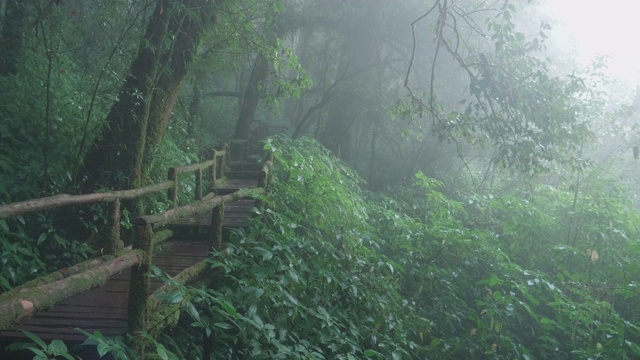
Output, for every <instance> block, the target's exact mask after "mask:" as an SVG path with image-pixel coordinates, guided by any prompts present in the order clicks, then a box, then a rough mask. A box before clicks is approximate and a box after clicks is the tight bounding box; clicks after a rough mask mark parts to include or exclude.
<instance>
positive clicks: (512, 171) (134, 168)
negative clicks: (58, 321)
mask: <svg viewBox="0 0 640 360" xmlns="http://www.w3.org/2000/svg"><path fill="white" fill-rule="evenodd" d="M548 1H551V0H548ZM545 9H546V8H545V6H544V1H542V0H498V1H479V0H402V1H395V0H394V1H390V0H349V1H343V0H140V1H125V0H92V1H87V0H29V1H21V0H2V1H0V94H1V95H0V149H2V151H0V205H4V204H10V203H14V202H18V201H24V200H29V199H35V198H40V197H45V196H51V195H56V194H63V193H66V194H89V193H93V192H99V191H108V190H125V189H133V188H140V187H143V186H146V185H150V184H154V183H158V182H160V181H165V180H166V179H167V169H168V168H170V167H176V166H183V165H190V164H196V163H199V162H203V161H207V160H210V159H211V157H212V155H211V154H212V150H213V149H214V148H216V147H219V146H221V145H222V144H223V143H225V142H227V143H229V142H231V141H245V140H246V141H248V142H250V143H255V144H257V145H255V147H256V148H260V149H263V148H264V150H265V151H266V152H268V153H270V154H272V155H273V156H274V157H275V164H276V167H275V177H274V182H273V185H272V189H271V193H270V195H268V196H264V197H262V198H261V199H260V203H261V204H262V207H257V208H256V209H254V211H255V213H256V217H257V218H258V219H260V221H255V223H252V225H251V227H249V228H247V229H245V230H244V231H240V232H238V233H237V234H235V235H234V236H233V238H234V239H235V240H234V241H233V242H231V243H229V244H228V247H227V249H226V251H220V252H213V253H212V254H211V257H210V260H209V261H210V266H211V267H212V268H215V269H217V271H218V273H219V275H218V276H219V279H218V280H219V281H218V283H216V285H215V286H210V287H208V288H204V287H197V286H195V287H181V288H180V291H182V293H181V296H182V295H184V298H188V299H191V300H190V304H192V305H191V306H192V308H190V309H192V311H188V312H187V313H188V314H187V315H184V316H183V318H182V320H181V321H179V322H178V324H177V325H176V327H175V328H173V329H172V330H168V332H167V333H166V334H164V335H161V336H159V337H158V338H157V342H156V343H155V344H156V345H157V348H162V349H165V350H166V351H167V354H173V355H174V356H176V358H189V359H191V358H194V359H195V358H200V356H201V354H202V349H201V346H202V344H200V343H198V344H192V343H190V341H191V340H193V339H194V338H196V337H197V336H196V334H201V332H202V331H204V332H205V333H206V334H207V336H208V337H209V338H211V339H215V344H216V346H215V350H210V351H213V352H212V356H213V355H215V356H216V357H215V358H218V357H227V358H241V357H244V358H269V359H271V358H347V359H348V358H380V359H383V358H391V359H398V358H416V359H418V358H442V359H452V358H478V359H480V358H504V359H507V358H525V359H535V358H540V359H542V358H567V359H569V358H577V359H591V358H620V359H632V358H637V357H638V356H640V338H639V337H640V330H639V329H638V326H640V324H638V313H637V310H636V309H637V308H638V302H639V301H640V297H639V296H638V295H639V294H638V290H637V279H638V276H639V275H640V268H639V267H638V264H639V263H640V262H639V261H638V260H640V259H638V256H640V243H639V238H638V234H637V229H638V226H639V225H640V223H639V221H640V217H639V216H638V212H637V210H638V207H639V206H640V202H639V201H638V191H637V189H636V186H635V184H636V178H637V176H638V175H639V174H638V170H637V167H638V164H637V163H636V162H635V160H637V159H638V157H639V156H640V155H639V154H640V150H638V149H639V148H640V139H639V138H638V126H637V125H638V115H637V111H636V110H638V107H639V106H640V100H639V99H640V95H639V94H637V93H636V92H634V90H632V89H630V88H629V79H617V78H613V77H611V76H610V75H609V73H608V72H607V70H606V69H607V59H606V57H604V56H602V57H596V58H594V59H593V60H592V62H591V63H590V64H589V65H588V66H584V65H583V64H582V63H581V62H580V61H579V60H578V59H577V58H576V54H575V53H574V51H573V49H571V48H570V47H568V46H567V45H566V43H563V42H562V41H561V40H560V39H559V35H558V32H557V30H556V24H557V22H556V21H555V20H554V19H553V17H552V16H551V15H550V14H548V13H547V12H546V10H545ZM576 16H580V13H579V9H576ZM620 36H621V37H622V36H624V35H623V34H621V35H620ZM629 46H632V45H629ZM254 160H255V159H254ZM223 166H224V165H223ZM189 186H190V187H195V186H196V185H195V183H194V184H191V183H190V184H189ZM180 196H181V197H182V198H184V199H185V201H187V200H186V199H189V196H190V195H186V194H180ZM170 206H171V205H170V200H169V199H168V198H167V196H166V195H162V196H156V197H153V198H151V197H149V198H147V199H145V200H144V201H142V200H140V201H135V202H134V201H131V202H124V204H123V209H122V224H123V226H124V227H125V228H127V227H128V228H131V227H132V224H131V220H132V219H134V218H136V217H137V216H139V215H142V214H152V213H160V212H162V211H165V210H167V209H168V208H169V207H170ZM75 210H77V211H75ZM75 210H74V211H75V212H72V211H69V212H64V213H63V212H57V213H36V214H32V215H25V216H18V217H12V218H6V219H5V218H0V244H1V250H0V263H1V264H2V266H1V267H0V292H5V291H9V290H11V289H13V288H16V287H17V286H20V285H21V284H23V283H24V282H25V281H28V280H31V279H34V278H36V277H39V276H41V275H44V274H47V273H50V272H52V271H55V270H57V269H60V268H63V267H67V266H71V265H73V264H76V263H78V262H80V261H83V260H86V259H89V258H92V257H94V256H96V255H97V254H98V253H99V250H96V249H99V248H97V247H96V244H98V243H99V242H100V241H101V240H100V238H101V236H103V235H102V233H103V232H104V228H105V226H106V225H105V224H107V223H108V222H109V221H111V220H109V214H107V213H106V212H105V210H104V209H103V208H101V207H99V206H91V207H84V208H78V209H75ZM118 219H119V218H118ZM126 236H127V235H126V234H125V235H123V238H125V240H127V239H126ZM221 304H226V305H228V307H227V306H226V305H225V306H222V305H221ZM93 336H94V337H95V334H94V335H93ZM93 340H94V341H107V340H105V339H101V338H99V337H98V338H93ZM109 341H110V340H109ZM112 345H113V344H112ZM105 346H106V345H105ZM110 346H111V345H110ZM122 346H123V348H122V349H124V350H122V354H128V355H126V356H135V354H133V353H128V352H127V351H128V350H126V346H124V345H122ZM110 349H112V350H113V352H114V354H116V355H115V356H120V355H117V351H116V350H115V349H120V348H119V347H118V346H116V345H113V346H112V347H111V348H110ZM189 349H192V350H189ZM162 351H164V350H162ZM121 356H123V358H124V356H125V355H121ZM167 356H168V355H167Z"/></svg>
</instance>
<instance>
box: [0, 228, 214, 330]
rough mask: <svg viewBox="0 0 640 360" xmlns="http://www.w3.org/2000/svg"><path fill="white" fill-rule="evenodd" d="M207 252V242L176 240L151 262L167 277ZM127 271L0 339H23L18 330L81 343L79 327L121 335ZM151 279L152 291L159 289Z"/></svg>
mask: <svg viewBox="0 0 640 360" xmlns="http://www.w3.org/2000/svg"><path fill="white" fill-rule="evenodd" d="M208 253H209V245H208V242H206V241H176V240H172V241H169V242H166V243H164V244H162V246H161V248H160V249H159V251H158V253H156V254H154V259H153V263H154V264H155V265H156V266H158V267H159V268H160V269H161V270H162V271H164V272H166V273H167V274H169V275H170V276H175V275H176V274H178V273H179V272H180V271H182V270H184V269H185V268H187V267H189V266H191V265H194V264H196V263H197V262H199V261H202V260H204V259H205V258H206V257H207V256H208ZM129 275H130V270H126V271H123V272H122V273H120V274H118V275H115V276H113V277H112V278H111V279H110V280H109V281H108V282H107V283H106V284H105V285H104V286H102V287H100V288H95V289H92V290H89V291H86V292H83V293H80V294H78V295H75V296H72V297H70V298H68V299H66V300H63V301H61V302H60V303H58V304H56V305H55V306H53V307H52V308H51V309H49V310H48V311H46V312H43V313H38V314H36V315H35V316H33V317H32V318H29V319H26V320H24V321H22V322H21V323H20V324H19V325H18V326H15V327H14V328H13V329H10V330H6V331H3V332H0V337H11V338H24V334H23V333H22V332H21V331H20V330H27V331H31V332H33V333H35V334H36V335H38V336H39V337H40V338H42V339H44V340H52V339H60V340H65V341H71V342H82V341H84V339H85V336H84V335H82V334H81V333H80V332H78V331H76V330H75V328H81V329H82V330H84V331H87V332H90V333H93V332H94V331H100V332H101V333H102V334H103V335H105V336H116V335H122V334H124V333H125V331H126V330H127V302H128V300H129ZM162 284H163V283H162V281H160V280H158V279H154V280H152V282H151V291H154V290H156V289H157V288H159V287H160V286H162Z"/></svg>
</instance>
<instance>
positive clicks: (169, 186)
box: [0, 145, 273, 332]
mask: <svg viewBox="0 0 640 360" xmlns="http://www.w3.org/2000/svg"><path fill="white" fill-rule="evenodd" d="M229 155H230V150H229V147H228V146H227V145H225V146H224V148H223V149H222V150H219V151H214V155H213V158H212V160H209V161H206V162H203V163H200V164H194V165H188V166H181V167H174V168H171V169H170V170H169V180H167V181H164V182H160V183H157V184H153V185H149V186H146V187H143V188H139V189H131V190H122V191H110V192H103V193H94V194H87V195H68V194H61V195H55V196H50V197H46V198H40V199H33V200H27V201H22V202H18V203H13V204H7V205H2V206H0V219H3V218H7V217H10V216H16V215H20V214H24V213H29V212H36V211H44V210H51V209H56V208H61V207H67V206H73V205H87V204H95V203H102V202H104V203H109V204H111V207H110V215H109V236H108V244H107V245H106V246H105V248H104V253H105V254H106V255H103V256H100V257H98V258H95V259H91V260H88V261H85V262H83V263H80V264H77V265H75V266H72V267H70V268H67V269H63V270H59V271H56V272H54V273H51V274H48V275H45V276H42V277H39V278H37V279H35V280H32V281H29V282H27V283H25V284H23V285H22V286H20V287H17V288H14V289H12V290H10V291H7V292H5V293H2V294H0V331H1V330H5V329H8V328H9V327H11V326H13V325H14V324H16V323H18V322H20V321H21V320H22V319H24V318H25V317H28V316H31V315H33V314H34V313H35V312H37V311H39V310H43V309H47V308H49V307H51V306H53V305H55V304H56V303H58V302H59V301H61V300H63V299H65V298H67V297H70V296H73V295H75V294H78V293H80V292H83V291H86V290H88V289H91V288H93V287H96V286H101V285H103V284H104V283H105V282H106V281H107V280H108V279H109V278H110V277H111V276H112V275H114V274H117V273H119V272H121V271H123V270H124V269H127V268H132V273H131V281H130V293H129V309H128V311H129V317H128V319H129V325H128V329H129V331H130V332H136V331H140V330H148V329H149V323H154V321H150V319H151V313H153V314H154V315H155V316H156V317H155V318H154V319H157V316H158V314H161V313H162V311H160V308H161V303H160V301H159V300H158V294H159V292H161V291H166V288H165V287H162V288H160V289H158V290H157V291H156V292H154V293H153V294H149V281H150V276H149V275H150V271H151V264H152V258H153V249H154V246H155V245H157V244H159V243H161V242H163V241H165V240H166V239H168V238H170V237H171V236H172V235H173V234H172V232H171V231H170V230H160V229H159V228H160V227H161V226H163V225H166V224H168V223H169V222H171V221H173V220H176V219H178V218H180V217H184V216H190V215H195V214H202V213H205V212H208V211H211V216H212V222H211V228H210V238H209V241H210V248H212V249H213V248H220V247H221V242H222V222H223V217H224V204H226V203H229V202H232V201H235V200H238V199H241V198H247V197H252V196H256V195H258V194H261V193H264V192H265V191H266V189H267V186H268V183H269V178H270V173H271V166H272V164H273V161H272V158H270V157H268V158H267V160H266V161H265V164H264V166H263V168H262V171H261V172H260V175H259V178H258V179H257V181H258V184H259V187H258V188H254V189H242V190H239V191H236V192H234V193H231V194H228V195H224V196H216V195H215V194H213V193H209V194H207V195H206V196H202V175H203V171H205V170H206V169H207V168H209V167H210V168H211V177H212V182H213V183H214V184H216V183H219V182H220V181H222V180H223V179H224V174H225V171H226V166H227V162H228V158H229ZM184 172H195V176H196V187H195V198H196V201H195V202H193V203H191V204H188V205H184V206H181V207H178V206H177V194H178V191H177V189H178V187H179V182H178V174H180V173H184ZM165 190H168V191H169V199H170V200H171V201H172V202H173V208H172V209H170V210H168V211H165V212H163V213H160V214H154V215H146V216H142V217H139V218H137V219H135V220H134V222H133V223H134V227H135V236H134V239H133V244H132V247H129V248H126V249H125V248H123V243H122V241H121V239H120V216H121V209H120V203H121V201H122V200H127V199H135V198H138V197H141V196H144V195H148V194H152V193H156V192H159V191H165ZM136 265H137V266H136ZM205 268H206V266H205V262H204V261H203V262H200V263H198V264H195V265H193V266H191V267H189V268H188V269H185V270H184V271H182V272H181V273H180V274H178V275H177V276H175V277H174V278H173V279H174V281H177V282H180V283H184V282H186V281H188V280H190V279H191V278H193V277H194V276H196V275H198V274H200V273H201V272H202V271H203V270H204V269H205ZM158 321H159V320H158ZM157 325H158V324H157V321H155V323H154V327H156V328H159V327H157Z"/></svg>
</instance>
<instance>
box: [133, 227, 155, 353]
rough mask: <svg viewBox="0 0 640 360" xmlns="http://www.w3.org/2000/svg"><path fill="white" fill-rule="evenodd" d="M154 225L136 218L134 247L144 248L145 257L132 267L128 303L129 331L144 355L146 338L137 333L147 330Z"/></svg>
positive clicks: (135, 345) (136, 347) (135, 344)
mask: <svg viewBox="0 0 640 360" xmlns="http://www.w3.org/2000/svg"><path fill="white" fill-rule="evenodd" d="M152 238H153V227H152V225H151V224H148V223H147V222H146V221H145V220H143V219H136V224H135V236H134V238H133V248H134V249H138V250H142V252H143V253H144V257H143V258H142V259H141V260H140V263H139V264H138V266H134V267H132V268H131V277H130V280H129V304H128V319H129V323H128V332H129V334H131V335H133V336H134V338H133V339H134V340H133V341H134V344H133V345H134V347H135V349H136V350H137V351H138V353H139V354H140V355H141V358H142V355H143V352H144V345H143V344H144V340H143V338H142V337H140V336H138V335H136V333H137V332H140V331H145V330H147V322H148V319H149V314H148V303H149V285H150V283H151V278H150V277H149V276H148V274H149V272H150V270H151V262H152V259H153V243H152Z"/></svg>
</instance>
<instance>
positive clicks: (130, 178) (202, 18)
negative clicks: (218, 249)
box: [78, 0, 213, 193]
mask: <svg viewBox="0 0 640 360" xmlns="http://www.w3.org/2000/svg"><path fill="white" fill-rule="evenodd" d="M212 22H213V16H211V2H210V1H207V0H180V1H171V0H158V1H157V3H156V7H155V9H154V11H153V14H152V16H151V18H150V20H149V23H148V25H147V29H146V32H145V35H144V38H143V40H142V41H141V43H140V46H139V49H138V54H137V56H136V58H135V59H134V61H133V63H132V65H131V69H130V72H129V75H128V76H127V78H126V79H125V82H124V84H123V85H122V88H121V90H120V94H119V96H118V100H117V101H116V102H115V103H114V105H113V106H112V108H111V111H110V112H109V114H108V115H107V119H106V126H105V127H104V128H103V130H102V134H101V135H100V136H99V137H98V138H97V139H96V141H95V142H94V144H93V146H92V147H91V148H90V149H89V151H88V152H87V154H86V155H85V156H84V164H83V168H82V169H81V171H80V172H79V176H80V178H79V179H78V181H79V184H80V189H81V191H82V192H83V193H87V192H91V191H93V190H95V189H96V188H98V187H108V188H116V189H123V188H135V187H139V186H141V185H142V178H143V176H142V175H143V171H144V169H145V161H146V162H148V161H149V160H150V159H151V157H152V154H153V149H155V147H157V145H158V144H159V142H160V140H161V139H162V136H163V135H164V132H165V130H166V128H167V125H168V123H169V119H170V115H171V111H172V109H173V107H174V105H175V103H176V100H177V97H178V93H179V90H180V86H181V84H182V82H183V80H184V78H185V76H186V74H187V71H188V69H189V66H190V65H191V63H192V60H193V58H194V56H195V52H196V48H197V46H198V42H199V39H200V37H201V35H202V33H203V31H204V27H205V26H206V25H208V24H209V23H212Z"/></svg>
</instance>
